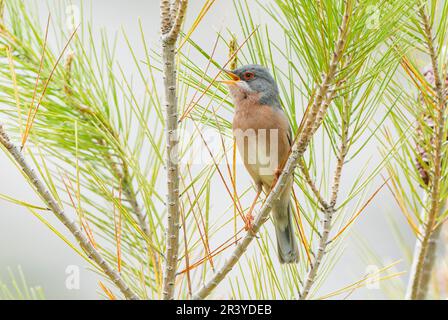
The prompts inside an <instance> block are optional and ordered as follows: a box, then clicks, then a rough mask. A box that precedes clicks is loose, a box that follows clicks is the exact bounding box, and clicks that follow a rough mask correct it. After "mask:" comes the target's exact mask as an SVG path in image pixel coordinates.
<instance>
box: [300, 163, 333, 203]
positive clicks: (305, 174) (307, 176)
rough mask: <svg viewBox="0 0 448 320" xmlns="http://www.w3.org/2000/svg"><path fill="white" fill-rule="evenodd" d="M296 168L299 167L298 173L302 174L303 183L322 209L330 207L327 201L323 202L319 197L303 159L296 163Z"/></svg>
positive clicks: (319, 194) (321, 197)
mask: <svg viewBox="0 0 448 320" xmlns="http://www.w3.org/2000/svg"><path fill="white" fill-rule="evenodd" d="M298 167H299V169H300V171H301V172H302V175H303V178H304V179H305V182H306V183H307V184H308V186H309V187H310V189H311V191H312V192H313V193H314V195H315V196H316V198H317V201H318V202H319V203H320V205H321V206H322V208H328V207H329V206H330V205H329V204H328V203H327V201H325V199H324V198H323V196H322V195H321V193H320V191H319V189H318V188H317V186H316V184H315V183H314V181H313V179H311V176H310V172H309V170H308V168H307V166H306V163H305V161H304V160H303V158H300V160H299V163H298Z"/></svg>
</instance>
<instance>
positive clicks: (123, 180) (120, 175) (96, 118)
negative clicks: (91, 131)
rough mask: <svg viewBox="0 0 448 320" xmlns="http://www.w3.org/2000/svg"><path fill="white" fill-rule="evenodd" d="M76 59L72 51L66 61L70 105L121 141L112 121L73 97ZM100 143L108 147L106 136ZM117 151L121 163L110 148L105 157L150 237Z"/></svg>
mask: <svg viewBox="0 0 448 320" xmlns="http://www.w3.org/2000/svg"><path fill="white" fill-rule="evenodd" d="M74 59H75V55H74V53H70V54H68V55H67V59H66V61H65V75H64V87H63V91H64V93H65V95H66V98H67V101H68V103H69V104H70V105H72V106H73V107H74V108H75V109H76V110H78V111H79V112H80V113H81V115H88V116H89V118H88V120H89V121H92V122H98V123H95V125H97V126H100V127H104V129H105V130H107V132H108V133H109V134H110V135H111V136H112V137H113V138H114V139H115V140H116V141H120V139H119V134H118V132H117V131H116V130H115V129H114V128H113V127H112V125H111V124H110V123H108V122H107V121H106V120H103V118H102V116H101V115H99V114H96V112H95V111H94V110H92V109H91V108H89V107H85V106H81V105H80V104H79V103H77V102H76V101H75V99H74V97H73V90H72V88H71V79H72V69H73V62H74ZM98 140H99V144H101V145H102V146H105V147H107V143H106V140H105V139H104V138H101V137H100V138H98ZM119 148H120V151H121V149H122V146H121V145H119ZM120 151H119V152H117V155H116V157H117V158H119V161H120V164H117V162H116V161H115V159H114V158H113V155H112V154H111V153H110V152H109V150H108V149H107V150H105V158H106V161H107V162H108V164H109V166H110V170H111V171H112V174H113V175H114V177H115V179H117V182H118V183H119V184H121V185H120V186H119V187H120V188H122V191H123V194H124V196H125V200H126V201H127V202H129V204H130V206H131V208H132V212H133V213H134V215H135V216H136V217H137V222H138V224H139V226H140V228H141V229H142V231H143V233H144V234H145V235H146V236H147V237H148V238H150V236H151V233H150V230H149V227H148V225H147V223H146V215H145V214H144V213H143V210H142V208H141V206H140V204H139V203H138V200H137V194H136V192H135V190H134V187H133V185H132V176H131V173H130V171H129V167H128V165H127V163H126V160H125V159H124V157H123V156H121V152H120Z"/></svg>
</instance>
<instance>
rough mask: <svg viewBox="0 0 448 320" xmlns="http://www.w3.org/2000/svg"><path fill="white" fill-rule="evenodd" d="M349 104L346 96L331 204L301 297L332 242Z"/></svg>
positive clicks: (346, 141) (323, 219)
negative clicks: (330, 239) (332, 228)
mask: <svg viewBox="0 0 448 320" xmlns="http://www.w3.org/2000/svg"><path fill="white" fill-rule="evenodd" d="M348 104H349V102H348V101H347V97H344V112H343V115H342V134H341V145H340V147H339V152H338V155H337V163H336V169H335V172H334V175H333V183H332V185H331V189H332V192H331V196H330V204H329V205H328V206H327V207H324V210H323V215H324V216H323V218H322V221H321V224H322V229H323V230H322V235H321V237H320V240H319V246H318V249H317V255H316V258H315V260H314V263H313V264H312V265H311V268H310V270H309V271H308V274H307V277H306V280H305V284H304V286H303V290H302V293H301V294H300V295H299V297H300V299H301V300H303V299H306V298H307V297H308V295H309V292H310V290H311V287H312V285H313V284H314V282H315V280H316V276H317V272H318V269H319V266H320V265H321V263H322V260H323V258H324V256H325V253H326V250H327V247H328V245H329V244H330V243H331V241H329V235H330V231H331V224H332V221H333V215H334V214H335V213H336V209H335V208H336V201H337V197H338V194H339V186H340V181H341V176H342V168H343V166H344V162H345V157H346V155H347V151H348V142H349V135H348V129H349V123H348V120H347V118H346V117H349V112H350V111H349V110H348ZM325 106H326V107H327V108H328V106H327V104H326V103H324V108H325Z"/></svg>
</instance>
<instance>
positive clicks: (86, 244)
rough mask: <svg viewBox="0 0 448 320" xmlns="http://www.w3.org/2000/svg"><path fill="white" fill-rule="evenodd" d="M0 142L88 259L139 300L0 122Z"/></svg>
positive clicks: (126, 293)
mask: <svg viewBox="0 0 448 320" xmlns="http://www.w3.org/2000/svg"><path fill="white" fill-rule="evenodd" d="M0 143H1V144H2V145H3V146H4V147H5V149H6V151H7V152H9V154H10V155H11V156H12V157H13V158H14V160H15V161H16V162H17V164H18V165H19V166H20V168H21V169H22V170H23V172H24V173H25V175H26V176H27V178H28V179H29V181H30V182H31V184H32V185H33V186H34V188H35V191H36V192H37V194H38V195H39V196H40V197H41V198H42V200H43V201H44V202H45V204H46V205H47V207H48V209H49V210H51V211H52V212H53V214H54V215H55V216H56V217H57V218H58V219H59V221H61V222H62V223H63V224H64V225H65V226H66V227H67V229H68V230H69V231H70V233H71V234H72V235H73V236H74V237H75V238H76V240H77V241H78V242H79V244H80V246H81V247H82V248H83V250H84V251H85V252H86V253H87V255H88V257H89V259H91V260H92V261H93V262H94V263H95V264H96V265H97V266H98V267H100V268H101V269H102V270H103V271H104V273H105V274H106V275H107V276H108V277H109V278H110V280H111V281H112V282H113V283H114V284H115V285H116V286H117V288H118V289H120V291H121V292H122V293H123V295H124V296H125V297H126V298H127V299H130V300H139V297H138V296H137V295H136V294H135V293H134V292H133V291H132V290H131V289H130V288H129V287H128V285H127V284H126V283H125V282H124V281H123V279H122V278H121V276H120V274H119V273H118V272H117V271H116V270H114V269H113V268H112V267H111V266H110V265H109V264H108V263H107V261H106V260H105V259H104V258H103V256H102V255H101V254H100V253H99V251H98V250H97V249H95V247H94V246H93V245H92V243H91V242H90V241H89V239H88V238H87V237H86V236H85V235H84V234H83V232H82V231H81V229H80V228H79V227H78V226H77V225H76V224H75V223H74V222H73V221H72V220H70V218H69V217H68V216H67V214H66V213H65V211H64V210H63V209H62V208H61V207H60V206H59V204H58V202H57V201H56V200H55V199H54V197H53V196H52V194H51V193H50V190H49V189H48V188H47V187H46V186H45V184H44V183H43V182H42V181H41V180H40V178H39V177H38V176H37V174H36V173H35V171H34V170H33V169H32V168H31V166H30V165H29V164H28V163H27V161H26V160H25V158H24V157H23V155H22V153H21V152H20V150H19V149H18V148H17V147H16V146H15V145H14V144H13V143H12V142H11V141H10V139H9V137H8V135H7V133H6V132H5V130H4V128H3V125H1V124H0Z"/></svg>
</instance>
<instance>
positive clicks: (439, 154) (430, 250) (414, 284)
mask: <svg viewBox="0 0 448 320" xmlns="http://www.w3.org/2000/svg"><path fill="white" fill-rule="evenodd" d="M419 14H420V16H421V18H422V25H423V32H424V37H425V41H426V45H427V49H428V53H429V55H430V57H431V64H432V69H433V73H434V84H435V92H436V95H437V107H436V113H437V119H436V121H435V128H434V129H435V130H434V139H433V141H434V149H433V175H432V177H431V189H430V192H429V199H428V201H429V211H428V212H427V214H426V217H425V220H424V226H423V227H422V228H421V231H422V233H421V234H422V238H421V243H419V239H417V244H416V251H415V257H414V258H415V259H416V260H414V261H413V268H412V270H411V275H410V282H409V286H408V291H407V293H406V298H408V299H413V300H415V299H424V298H425V297H426V295H427V291H428V282H429V278H430V277H429V273H430V272H431V270H432V267H433V265H434V262H435V255H434V251H435V245H436V243H437V242H436V241H434V239H432V236H433V233H434V227H435V225H436V222H437V217H438V216H439V212H440V202H441V199H440V196H441V195H440V180H441V177H442V158H443V143H444V138H445V128H444V127H445V109H446V96H445V90H444V83H442V81H441V79H440V74H441V73H440V70H439V65H438V54H437V50H436V48H435V45H434V38H433V32H432V26H431V23H430V19H429V17H428V16H427V14H426V12H425V7H424V6H422V7H421V8H420V10H419ZM436 235H437V232H436Z"/></svg>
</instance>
